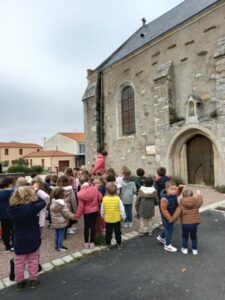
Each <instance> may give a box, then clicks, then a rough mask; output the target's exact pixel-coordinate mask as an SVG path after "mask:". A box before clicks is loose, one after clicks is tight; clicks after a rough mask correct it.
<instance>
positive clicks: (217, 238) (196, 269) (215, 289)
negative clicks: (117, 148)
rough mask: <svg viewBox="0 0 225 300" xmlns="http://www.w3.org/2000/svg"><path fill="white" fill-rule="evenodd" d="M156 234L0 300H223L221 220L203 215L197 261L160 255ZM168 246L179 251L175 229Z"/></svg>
mask: <svg viewBox="0 0 225 300" xmlns="http://www.w3.org/2000/svg"><path fill="white" fill-rule="evenodd" d="M158 233H159V230H156V231H155V232H154V235H153V236H152V237H149V236H146V237H143V238H140V237H137V238H135V239H133V240H130V241H127V242H125V243H124V247H123V249H122V250H121V251H119V250H117V249H113V250H111V251H102V252H101V253H99V254H97V255H93V256H89V257H86V258H84V259H82V260H81V261H78V262H74V263H71V264H68V265H66V266H63V267H61V268H58V269H54V270H53V271H51V272H48V273H45V274H43V275H41V276H40V281H41V283H40V286H39V287H38V288H37V289H36V290H31V289H29V288H26V289H25V290H24V291H21V292H16V291H15V286H12V287H9V288H7V289H4V290H2V291H0V300H11V299H16V300H20V299H23V300H24V299H25V300H29V299H32V300H36V299H37V300H55V299H57V300H61V299H62V300H70V299H75V300H80V299H82V300H88V299H92V300H103V299H105V300H111V299H112V300H117V299H118V300H123V299H124V300H129V299H132V300H133V299H146V300H150V299H155V300H156V299H157V300H164V299H165V300H170V299H171V300H176V299H177V300H181V299H182V300H186V299H191V300H214V299H216V300H224V299H225V257H224V255H225V218H224V215H223V214H222V213H220V212H214V211H208V212H205V213H204V214H203V215H202V224H201V225H200V226H199V230H198V235H199V255H197V256H193V255H192V254H191V253H190V254H189V255H187V256H184V255H183V254H181V252H180V251H179V252H177V253H168V252H165V251H164V249H163V247H162V246H161V245H160V244H159V243H158V242H157V240H156V237H157V235H158ZM173 244H174V246H177V247H179V249H180V246H181V226H180V224H177V225H176V226H175V230H174V236H173Z"/></svg>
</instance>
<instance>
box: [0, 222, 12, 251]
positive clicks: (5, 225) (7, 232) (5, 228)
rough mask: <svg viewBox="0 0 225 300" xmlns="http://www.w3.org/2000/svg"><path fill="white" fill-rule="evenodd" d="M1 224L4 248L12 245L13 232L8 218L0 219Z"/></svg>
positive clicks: (8, 248) (7, 248)
mask: <svg viewBox="0 0 225 300" xmlns="http://www.w3.org/2000/svg"><path fill="white" fill-rule="evenodd" d="M1 226H2V239H3V243H4V245H5V249H6V250H10V248H11V247H13V240H14V232H13V223H12V222H11V221H10V220H1Z"/></svg>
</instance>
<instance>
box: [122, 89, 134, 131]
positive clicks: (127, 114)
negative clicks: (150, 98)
mask: <svg viewBox="0 0 225 300" xmlns="http://www.w3.org/2000/svg"><path fill="white" fill-rule="evenodd" d="M121 113H122V134H123V135H130V134H134V133H135V132H136V128H135V103H134V90H133V88H132V87H131V86H127V87H125V88H124V89H123V91H122V97H121Z"/></svg>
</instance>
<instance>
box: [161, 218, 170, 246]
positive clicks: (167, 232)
mask: <svg viewBox="0 0 225 300" xmlns="http://www.w3.org/2000/svg"><path fill="white" fill-rule="evenodd" d="M162 221H163V226H164V230H163V231H162V233H161V234H160V236H161V238H162V239H165V240H166V243H165V245H166V246H169V245H170V244H171V240H172V234H173V224H172V223H170V222H169V221H167V220H166V219H165V218H164V217H163V218H162Z"/></svg>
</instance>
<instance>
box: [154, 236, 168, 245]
mask: <svg viewBox="0 0 225 300" xmlns="http://www.w3.org/2000/svg"><path fill="white" fill-rule="evenodd" d="M156 239H157V240H158V241H159V242H160V243H161V244H163V245H165V243H166V241H165V239H163V238H161V236H160V235H159V236H157V238H156Z"/></svg>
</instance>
